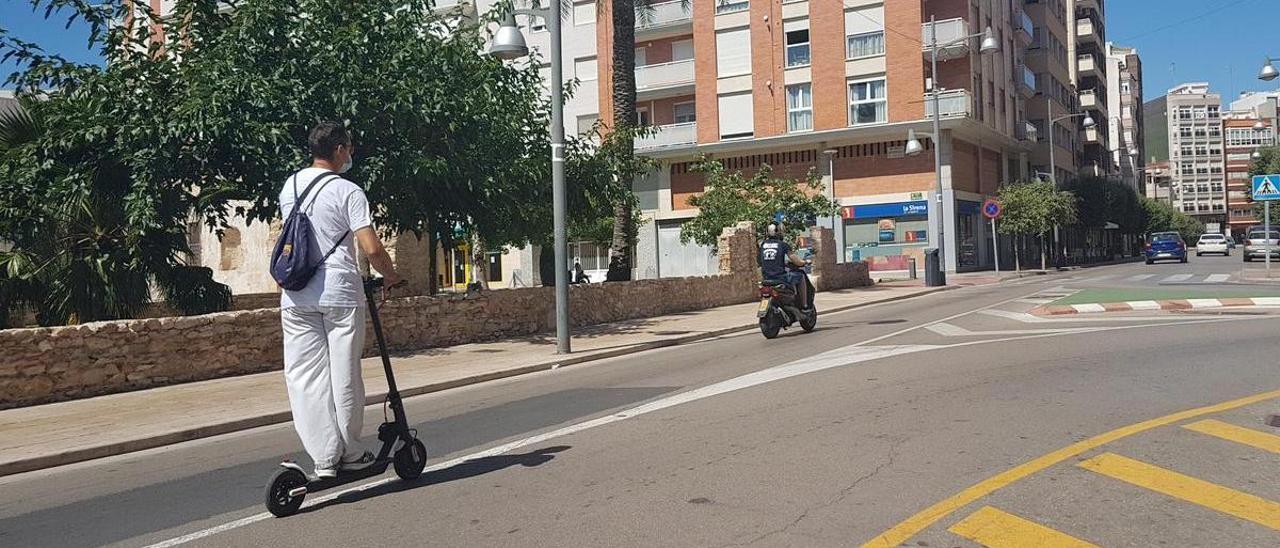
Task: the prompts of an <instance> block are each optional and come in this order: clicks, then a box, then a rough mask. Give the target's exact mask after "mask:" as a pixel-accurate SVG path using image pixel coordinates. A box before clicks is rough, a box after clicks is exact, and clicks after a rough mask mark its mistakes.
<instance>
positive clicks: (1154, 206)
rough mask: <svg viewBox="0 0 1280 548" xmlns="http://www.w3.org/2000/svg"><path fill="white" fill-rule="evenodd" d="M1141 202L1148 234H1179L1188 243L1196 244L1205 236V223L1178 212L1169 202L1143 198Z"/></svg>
mask: <svg viewBox="0 0 1280 548" xmlns="http://www.w3.org/2000/svg"><path fill="white" fill-rule="evenodd" d="M1140 201H1141V203H1142V207H1143V209H1144V210H1145V211H1146V219H1147V226H1146V230H1145V232H1146V233H1148V234H1150V233H1153V232H1177V233H1179V234H1181V235H1182V239H1183V240H1185V241H1187V242H1194V241H1196V240H1198V239H1200V235H1201V234H1204V223H1202V222H1200V221H1197V220H1196V219H1195V217H1192V216H1190V215H1187V214H1185V213H1183V212H1181V211H1178V210H1177V209H1176V208H1174V207H1173V206H1171V205H1169V202H1165V201H1160V200H1154V199H1151V198H1146V197H1143V198H1141V200H1140Z"/></svg>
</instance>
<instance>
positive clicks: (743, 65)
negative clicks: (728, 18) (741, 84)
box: [716, 27, 751, 78]
mask: <svg viewBox="0 0 1280 548" xmlns="http://www.w3.org/2000/svg"><path fill="white" fill-rule="evenodd" d="M740 74H751V27H742V28H738V29H731V30H722V31H720V32H717V33H716V75H718V76H719V77H721V78H724V77H726V76H738V75H740Z"/></svg>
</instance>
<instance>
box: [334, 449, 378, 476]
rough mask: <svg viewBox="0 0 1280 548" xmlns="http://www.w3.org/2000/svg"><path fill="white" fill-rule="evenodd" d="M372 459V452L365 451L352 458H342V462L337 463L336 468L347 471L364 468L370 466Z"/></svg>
mask: <svg viewBox="0 0 1280 548" xmlns="http://www.w3.org/2000/svg"><path fill="white" fill-rule="evenodd" d="M373 461H374V456H373V452H371V451H365V452H364V453H363V454H361V455H360V456H359V457H358V458H356V459H354V460H346V459H343V461H342V462H340V463H338V469H339V470H343V471H347V472H350V471H355V470H364V469H365V468H368V467H370V466H372V465H373Z"/></svg>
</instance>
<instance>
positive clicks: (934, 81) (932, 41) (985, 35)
mask: <svg viewBox="0 0 1280 548" xmlns="http://www.w3.org/2000/svg"><path fill="white" fill-rule="evenodd" d="M929 29H930V31H931V32H930V33H929V44H928V45H927V47H928V48H929V60H930V73H929V77H930V82H931V85H930V88H932V89H930V90H929V94H930V95H931V96H932V101H933V135H930V136H929V137H930V138H931V139H933V178H934V193H935V194H936V196H937V197H936V202H937V208H938V240H937V241H936V242H934V249H936V250H937V253H938V261H937V263H936V266H934V267H933V270H932V271H931V272H926V274H925V280H926V281H929V280H932V281H933V285H947V277H946V272H947V269H946V267H945V266H943V260H944V257H945V254H944V253H943V243H944V241H945V238H944V237H943V235H944V233H945V230H946V229H945V228H944V227H945V226H946V224H947V223H946V222H945V220H946V215H945V208H944V207H943V203H942V148H941V147H940V146H938V145H939V141H941V139H942V108H941V106H940V101H941V100H940V98H939V94H940V93H941V90H939V89H938V51H939V50H941V49H942V48H947V47H951V46H954V45H957V44H963V43H967V42H969V41H970V40H973V39H974V38H982V42H981V43H979V44H978V53H980V54H989V53H996V52H998V51H1000V42H998V41H996V37H995V34H994V33H992V32H991V27H990V26H988V27H987V28H986V29H984V30H983V31H982V32H980V33H978V34H970V35H968V36H962V37H960V38H956V39H955V40H951V41H949V42H946V43H942V44H939V43H938V23H937V20H936V18H935V17H933V16H930V17H929ZM923 151H924V146H923V145H921V144H920V140H919V139H917V138H916V132H915V130H908V131H907V145H906V148H905V149H904V152H905V153H906V154H907V155H908V156H915V155H917V154H920V153H921V152H923ZM929 266H933V265H929V264H928V263H927V261H926V267H929ZM929 274H932V276H930V275H929Z"/></svg>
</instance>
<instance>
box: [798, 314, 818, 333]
mask: <svg viewBox="0 0 1280 548" xmlns="http://www.w3.org/2000/svg"><path fill="white" fill-rule="evenodd" d="M817 327H818V311H816V310H815V311H813V315H812V316H809V317H808V318H805V319H803V320H800V328H801V329H803V330H804V332H805V333H812V332H813V330H814V329H815V328H817Z"/></svg>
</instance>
